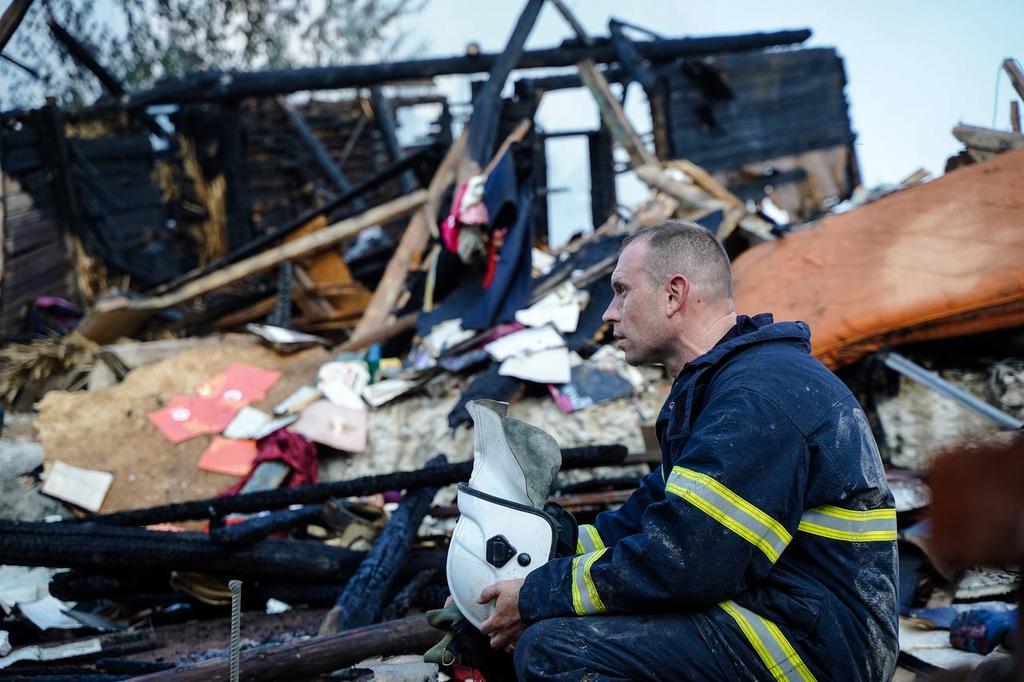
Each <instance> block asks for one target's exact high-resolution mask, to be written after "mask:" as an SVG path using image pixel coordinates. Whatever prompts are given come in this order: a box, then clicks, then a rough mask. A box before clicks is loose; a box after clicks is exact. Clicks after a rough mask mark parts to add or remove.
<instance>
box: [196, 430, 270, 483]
mask: <svg viewBox="0 0 1024 682" xmlns="http://www.w3.org/2000/svg"><path fill="white" fill-rule="evenodd" d="M256 454H257V449H256V441H254V440H233V439H231V438H222V437H221V436H214V437H213V440H212V441H211V442H210V447H208V448H206V452H204V453H203V454H202V455H200V456H199V464H198V466H199V468H200V469H202V470H204V471H212V472H214V473H217V474H227V475H229V476H245V475H246V474H248V473H249V470H250V469H252V463H253V462H254V461H255V460H256Z"/></svg>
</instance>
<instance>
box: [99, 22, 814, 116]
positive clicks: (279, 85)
mask: <svg viewBox="0 0 1024 682" xmlns="http://www.w3.org/2000/svg"><path fill="white" fill-rule="evenodd" d="M810 37H811V31H810V29H796V30H787V31H777V32H774V33H748V34H738V35H730V36H713V37H703V38H668V39H665V40H651V41H643V42H639V43H637V50H638V51H639V52H640V54H641V55H642V56H643V57H645V58H646V59H651V60H659V61H662V60H669V59H674V58H677V57H683V56H695V55H712V54H721V53H722V52H734V51H746V50H759V49H763V48H765V47H773V46H779V45H793V44H796V43H802V42H804V41H806V40H807V39H808V38H810ZM500 56H501V55H500V54H498V53H482V54H477V55H471V56H470V55H459V56H453V57H437V58H431V59H420V60H412V61H405V62H378V63H372V64H351V65H346V66H328V67H312V68H308V67H307V68H301V69H279V70H267V71H251V72H240V71H233V72H224V71H204V72H201V73H196V74H192V75H190V76H188V77H184V78H181V79H177V80H170V79H169V80H167V81H165V82H162V83H160V84H159V85H157V86H154V87H153V88H151V89H149V90H145V91H141V92H137V93H133V94H131V95H129V96H128V97H127V98H126V99H125V100H124V101H118V102H113V101H108V102H102V103H100V104H99V106H97V107H93V108H92V109H93V110H102V109H104V108H117V109H120V108H122V107H129V108H131V107H140V106H153V105H156V104H186V103H189V102H196V101H204V100H205V101H213V100H219V99H222V98H237V99H241V98H245V97H269V96H273V95H279V94H284V93H289V92H299V91H302V90H337V89H339V88H359V87H370V86H374V85H384V84H387V83H396V82H399V81H408V80H422V79H429V78H433V77H434V76H441V75H456V74H473V73H485V72H487V71H489V70H490V69H491V68H492V67H493V65H494V64H495V62H496V61H497V60H498V59H499V58H500ZM584 58H590V59H593V60H594V61H595V62H600V63H608V62H615V61H618V55H617V54H616V52H615V48H614V47H613V46H612V45H611V44H610V43H608V42H607V41H601V42H599V43H597V44H595V45H594V46H592V47H587V46H584V45H560V46H558V47H552V48H545V49H541V50H528V51H526V52H525V53H524V54H523V57H522V59H521V60H520V61H519V64H518V65H517V68H520V69H533V68H542V67H553V66H572V65H573V64H576V63H577V62H579V61H580V60H581V59H584Z"/></svg>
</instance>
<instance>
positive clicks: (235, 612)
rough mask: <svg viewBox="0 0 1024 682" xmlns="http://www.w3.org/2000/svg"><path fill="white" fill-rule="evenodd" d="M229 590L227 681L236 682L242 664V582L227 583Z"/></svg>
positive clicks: (232, 581)
mask: <svg viewBox="0 0 1024 682" xmlns="http://www.w3.org/2000/svg"><path fill="white" fill-rule="evenodd" d="M228 589H229V590H231V645H230V649H229V650H228V656H229V658H230V660H229V664H230V670H229V673H230V674H229V679H230V680H231V682H238V676H239V673H240V672H241V662H242V658H241V655H242V581H241V580H231V581H228Z"/></svg>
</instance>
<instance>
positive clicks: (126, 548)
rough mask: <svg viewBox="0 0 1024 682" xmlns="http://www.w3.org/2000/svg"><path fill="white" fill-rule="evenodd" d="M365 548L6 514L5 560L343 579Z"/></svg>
mask: <svg viewBox="0 0 1024 682" xmlns="http://www.w3.org/2000/svg"><path fill="white" fill-rule="evenodd" d="M363 556H364V555H363V553H362V552H355V551H352V550H348V549H342V548H339V547H330V546H328V545H324V544H322V543H319V542H313V541H303V540H263V541H262V542H259V543H256V544H254V545H249V546H246V547H242V548H238V549H231V548H226V547H224V546H223V545H218V544H216V543H214V542H212V541H211V540H210V539H209V538H208V537H207V536H206V534H205V533H193V532H181V533H171V532H162V531H151V530H146V529H141V528H116V527H113V526H110V525H99V524H93V523H31V522H17V521H0V563H2V564H11V565H16V566H51V567H55V568H61V567H64V568H74V569H79V570H97V569H106V570H111V569H114V568H117V567H121V568H133V569H155V568H161V569H173V570H179V571H207V572H212V573H221V574H225V575H231V576H251V577H263V578H287V579H302V580H320V581H326V580H338V579H339V577H340V576H344V575H348V574H351V572H352V571H353V570H354V569H355V568H356V567H357V566H358V565H359V562H360V561H361V560H362V558H363Z"/></svg>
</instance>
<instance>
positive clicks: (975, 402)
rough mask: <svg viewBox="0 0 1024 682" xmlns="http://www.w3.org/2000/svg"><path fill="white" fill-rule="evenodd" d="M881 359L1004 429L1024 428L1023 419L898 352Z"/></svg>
mask: <svg viewBox="0 0 1024 682" xmlns="http://www.w3.org/2000/svg"><path fill="white" fill-rule="evenodd" d="M882 361H883V362H885V366H886V367H888V368H889V369H891V370H893V371H895V372H899V373H900V374H902V375H903V376H905V377H907V378H908V379H913V380H914V381H916V382H917V383H919V384H921V385H922V386H925V387H926V388H930V389H932V390H933V391H935V392H936V393H941V394H942V395H944V396H946V397H947V398H951V399H953V400H955V401H956V402H958V403H960V404H961V405H963V406H964V407H968V408H970V409H972V410H974V411H975V412H977V413H979V414H980V415H982V416H983V417H988V418H989V419H991V420H992V421H994V422H995V423H997V424H999V426H1001V427H1002V428H1004V429H1008V430H1010V431H1020V430H1021V429H1024V421H1021V420H1020V419H1017V418H1016V417H1014V416H1013V415H1010V414H1007V413H1006V412H1003V411H1002V410H1000V409H998V408H996V407H993V406H992V405H989V404H988V403H986V402H985V401H984V400H982V399H981V398H978V397H977V396H975V395H972V394H970V393H968V392H967V391H965V390H964V389H962V388H960V387H959V386H956V385H954V384H951V383H950V382H948V381H946V380H945V379H943V378H942V377H940V376H939V375H938V374H936V373H935V372H932V371H929V370H927V369H925V368H924V367H922V366H921V365H919V364H917V363H916V362H912V361H910V360H908V359H907V358H905V357H903V356H902V355H900V354H899V353H895V352H893V351H888V352H886V353H884V354H883V355H882Z"/></svg>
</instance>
